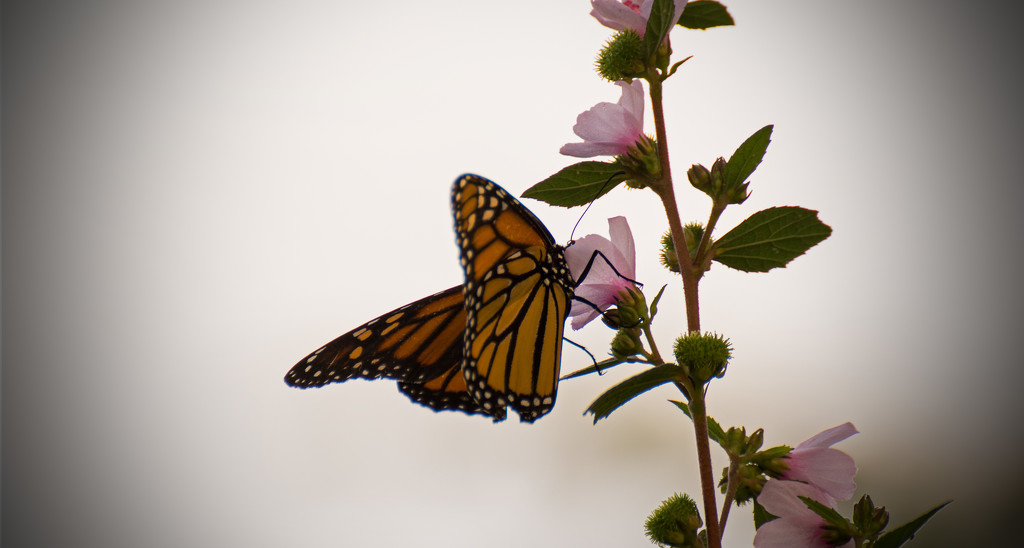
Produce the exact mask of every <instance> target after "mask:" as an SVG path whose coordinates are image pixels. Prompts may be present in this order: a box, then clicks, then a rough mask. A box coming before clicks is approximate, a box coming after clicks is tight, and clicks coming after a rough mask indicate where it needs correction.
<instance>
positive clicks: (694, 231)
mask: <svg viewBox="0 0 1024 548" xmlns="http://www.w3.org/2000/svg"><path fill="white" fill-rule="evenodd" d="M703 237H704V225H702V224H700V223H690V224H687V225H684V226H683V238H685V239H686V250H687V251H689V252H690V260H693V259H694V258H695V257H696V256H697V248H698V247H699V246H700V240H701V238H703ZM661 264H662V265H663V266H664V267H665V268H667V269H669V271H671V272H677V273H678V272H679V257H678V255H676V244H675V242H674V241H673V240H672V233H671V232H666V233H665V235H664V236H662V237H661Z"/></svg>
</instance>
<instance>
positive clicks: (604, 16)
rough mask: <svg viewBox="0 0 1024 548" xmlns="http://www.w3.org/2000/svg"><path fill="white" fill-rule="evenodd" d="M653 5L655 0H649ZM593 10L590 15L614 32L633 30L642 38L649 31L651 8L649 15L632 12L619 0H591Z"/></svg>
mask: <svg viewBox="0 0 1024 548" xmlns="http://www.w3.org/2000/svg"><path fill="white" fill-rule="evenodd" d="M648 1H649V3H652V4H653V0H648ZM590 5H591V7H592V8H593V9H592V10H591V11H590V15H593V16H594V19H597V21H598V22H599V23H601V24H602V25H604V26H606V27H608V28H610V29H613V30H625V29H633V30H635V31H636V32H637V33H638V34H639V35H640V36H643V35H644V32H645V31H646V30H647V18H648V17H650V15H651V8H650V7H648V8H647V15H646V16H644V15H641V14H640V13H638V12H636V11H634V10H632V9H631V8H630V7H629V6H626V5H625V4H623V3H622V2H619V1H618V0H590Z"/></svg>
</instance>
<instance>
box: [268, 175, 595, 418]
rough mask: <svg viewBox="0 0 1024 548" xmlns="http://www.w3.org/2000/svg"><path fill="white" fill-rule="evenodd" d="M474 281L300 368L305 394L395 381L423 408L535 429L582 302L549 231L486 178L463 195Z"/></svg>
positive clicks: (469, 275)
mask: <svg viewBox="0 0 1024 548" xmlns="http://www.w3.org/2000/svg"><path fill="white" fill-rule="evenodd" d="M452 212H453V214H454V218H455V234H456V243H457V244H458V247H459V250H460V262H461V264H462V268H463V271H464V273H465V282H464V283H463V285H462V286H456V287H452V288H450V289H447V290H445V291H442V292H440V293H436V294H434V295H431V296H429V297H426V298H424V299H421V300H419V301H416V302H414V303H410V304H408V305H406V306H403V307H401V308H398V309H396V310H393V311H391V312H389V313H387V314H384V315H382V316H380V317H378V318H375V319H373V320H371V321H369V322H367V323H365V324H363V325H362V326H360V327H358V328H356V329H354V330H352V331H350V332H348V333H345V334H344V335H341V336H340V337H338V338H337V339H335V340H333V341H331V342H330V343H327V344H326V345H324V346H323V347H321V348H320V349H318V350H317V351H315V352H313V353H312V354H310V355H309V356H307V357H306V358H304V359H303V360H302V361H300V362H299V363H298V364H296V365H295V366H294V367H293V368H292V369H291V370H290V371H289V372H288V374H287V375H286V376H285V382H287V383H288V384H290V385H292V386H297V387H301V388H306V387H311V386H322V385H324V384H327V383H330V382H342V381H345V380H348V379H350V378H367V379H375V378H381V377H385V378H392V379H396V380H398V381H399V383H398V386H399V389H400V390H401V391H402V392H403V393H405V394H406V395H407V396H409V398H411V399H412V400H413V401H415V402H417V403H420V404H423V405H426V406H427V407H430V408H432V409H435V410H460V411H464V412H466V413H470V414H484V415H488V416H490V417H491V418H493V419H494V420H495V421H500V420H503V419H504V418H505V416H506V408H507V407H512V408H513V409H514V410H515V411H516V412H517V413H518V414H519V416H520V419H521V420H522V421H524V422H533V421H534V420H536V419H537V418H539V417H541V416H543V415H544V414H546V413H547V412H548V411H550V410H551V407H552V406H553V405H554V400H555V394H556V391H557V385H558V372H559V364H560V361H561V348H562V334H563V332H564V326H565V320H566V318H567V317H568V314H569V308H570V306H571V304H572V300H573V294H574V287H575V284H574V281H573V279H572V276H571V274H570V272H569V268H568V266H567V264H566V261H565V257H564V254H563V249H562V248H561V247H559V246H558V245H556V244H555V241H554V238H553V237H552V236H551V233H550V232H548V230H547V228H546V227H544V225H543V223H541V222H540V220H539V219H537V218H536V217H535V216H534V215H533V214H532V213H531V212H530V211H529V210H527V209H526V208H525V207H524V206H523V205H522V204H521V203H520V202H519V201H518V200H517V199H516V198H514V197H513V196H511V195H509V194H508V192H506V191H505V190H504V189H502V188H501V187H500V186H498V185H497V184H495V183H493V182H491V181H489V180H487V179H484V178H482V177H479V176H476V175H463V176H462V177H459V178H458V179H457V180H456V181H455V184H454V186H453V189H452Z"/></svg>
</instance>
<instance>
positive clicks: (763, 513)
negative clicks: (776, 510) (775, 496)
mask: <svg viewBox="0 0 1024 548" xmlns="http://www.w3.org/2000/svg"><path fill="white" fill-rule="evenodd" d="M777 517H778V516H775V515H773V514H769V513H768V510H765V509H764V506H761V505H760V504H758V502H757V499H754V529H760V528H761V526H762V525H764V524H766V523H768V522H769V521H771V520H773V519H776V518H777Z"/></svg>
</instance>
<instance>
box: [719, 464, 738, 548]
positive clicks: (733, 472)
mask: <svg viewBox="0 0 1024 548" xmlns="http://www.w3.org/2000/svg"><path fill="white" fill-rule="evenodd" d="M739 475H740V461H739V460H738V459H735V458H732V457H730V458H729V474H728V476H727V478H728V484H727V485H728V487H727V488H726V492H725V500H723V501H722V519H721V520H719V523H718V526H719V528H721V531H722V533H723V534H724V533H725V523H726V522H727V521H729V509H730V508H732V501H733V500H734V499H735V498H736V490H737V489H738V488H739V481H738V480H739Z"/></svg>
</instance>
